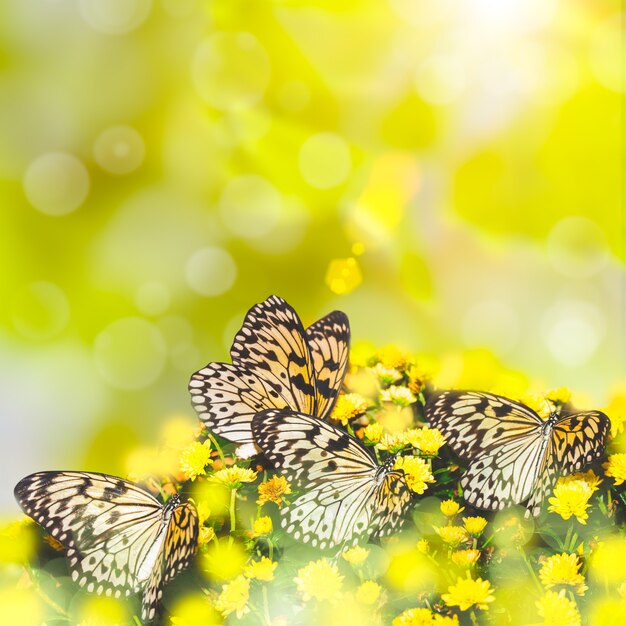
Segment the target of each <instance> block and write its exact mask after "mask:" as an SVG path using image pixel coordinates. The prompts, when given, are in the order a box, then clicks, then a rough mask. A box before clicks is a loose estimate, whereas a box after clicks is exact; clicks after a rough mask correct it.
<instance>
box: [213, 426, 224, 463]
mask: <svg viewBox="0 0 626 626" xmlns="http://www.w3.org/2000/svg"><path fill="white" fill-rule="evenodd" d="M209 440H210V441H211V443H212V444H213V445H214V446H215V449H216V450H217V453H218V454H219V456H220V459H222V463H223V464H224V467H226V457H225V456H224V452H223V451H222V448H221V447H220V444H219V443H217V439H216V438H215V437H214V436H213V435H212V434H211V433H209Z"/></svg>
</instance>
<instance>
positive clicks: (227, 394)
mask: <svg viewBox="0 0 626 626" xmlns="http://www.w3.org/2000/svg"><path fill="white" fill-rule="evenodd" d="M189 391H190V393H191V401H192V404H193V406H194V408H195V410H196V412H197V413H198V417H199V418H200V420H201V421H202V422H203V423H204V424H205V426H206V427H207V428H209V429H210V430H211V431H213V432H215V433H217V434H218V435H221V436H222V437H225V438H226V439H228V440H229V441H236V442H238V443H242V444H245V443H253V441H254V440H253V438H252V432H251V431H250V422H251V421H252V418H253V416H254V415H256V413H258V412H259V411H262V410H264V409H270V408H283V407H286V406H289V400H288V399H287V398H285V397H283V396H282V395H281V393H280V392H281V391H283V389H282V388H281V387H278V386H276V385H275V384H272V383H270V382H268V381H266V380H264V379H262V378H259V377H258V376H256V375H255V374H253V373H252V372H250V371H249V370H248V369H247V368H244V367H241V366H236V365H229V364H227V363H209V364H208V365H207V366H206V367H205V368H203V369H201V370H200V371H198V372H196V373H195V374H194V375H193V376H192V377H191V380H190V381H189Z"/></svg>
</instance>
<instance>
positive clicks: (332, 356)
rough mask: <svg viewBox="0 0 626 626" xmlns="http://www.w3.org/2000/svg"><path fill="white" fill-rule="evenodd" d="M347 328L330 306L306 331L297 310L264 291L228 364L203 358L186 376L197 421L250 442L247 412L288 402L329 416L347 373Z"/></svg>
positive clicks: (224, 434) (348, 333)
mask: <svg viewBox="0 0 626 626" xmlns="http://www.w3.org/2000/svg"><path fill="white" fill-rule="evenodd" d="M349 341H350V327H349V323H348V319H347V317H346V316H345V315H344V314H343V313H340V312H339V311H334V312H333V313H330V314H329V315H327V316H326V317H323V318H322V319H320V320H318V321H317V322H315V323H314V324H312V325H311V326H310V327H309V328H308V329H307V330H306V331H305V330H304V328H303V327H302V323H301V322H300V318H299V317H298V315H297V314H296V312H295V311H294V310H293V309H292V308H291V307H290V306H289V305H288V304H287V303H286V302H285V301H284V300H282V299H281V298H278V297H276V296H270V297H269V298H268V299H267V300H265V301H264V302H261V303H260V304H257V305H255V306H254V307H252V309H250V311H249V312H248V314H247V315H246V318H245V320H244V323H243V326H242V328H241V330H240V331H239V332H238V333H237V335H236V337H235V340H234V342H233V347H232V349H231V356H232V359H233V365H228V364H226V363H209V364H208V365H207V366H206V367H205V368H203V369H201V370H200V371H198V372H196V373H195V374H193V376H192V377H191V380H190V381H189V392H190V394H191V400H192V404H193V406H194V408H195V409H196V412H197V413H198V416H199V418H200V420H201V421H202V422H203V423H204V424H205V425H206V426H207V427H208V428H209V429H210V430H212V431H213V432H215V433H217V434H219V435H222V436H223V437H225V438H226V439H229V440H230V441H236V442H238V443H242V444H251V443H254V439H253V437H252V433H251V431H250V422H251V421H252V417H253V416H254V415H255V414H256V413H258V412H259V411H262V410H264V409H271V408H284V407H287V408H291V409H293V410H299V411H303V412H305V413H309V414H315V415H321V416H324V415H327V414H328V413H329V412H330V410H331V409H332V406H333V404H334V402H335V399H336V397H337V394H338V393H339V389H340V388H341V383H342V381H343V378H344V376H345V372H346V368H347V365H348V356H349Z"/></svg>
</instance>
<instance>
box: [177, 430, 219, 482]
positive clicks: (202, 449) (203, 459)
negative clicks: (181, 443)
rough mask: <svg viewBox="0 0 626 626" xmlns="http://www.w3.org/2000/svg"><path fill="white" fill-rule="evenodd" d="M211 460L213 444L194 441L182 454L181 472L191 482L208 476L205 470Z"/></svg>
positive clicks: (207, 441) (180, 461)
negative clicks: (199, 477)
mask: <svg viewBox="0 0 626 626" xmlns="http://www.w3.org/2000/svg"><path fill="white" fill-rule="evenodd" d="M210 460H211V442H210V441H209V440H208V439H207V440H206V441H205V442H204V443H200V442H198V441H193V442H192V443H190V444H189V445H188V446H187V447H186V448H184V450H183V451H182V452H181V453H180V460H179V465H180V471H181V472H182V473H183V474H185V476H187V478H189V479H190V480H195V479H196V478H197V477H198V476H203V475H205V474H206V472H205V471H204V468H205V467H206V466H207V465H208V464H209V461H210Z"/></svg>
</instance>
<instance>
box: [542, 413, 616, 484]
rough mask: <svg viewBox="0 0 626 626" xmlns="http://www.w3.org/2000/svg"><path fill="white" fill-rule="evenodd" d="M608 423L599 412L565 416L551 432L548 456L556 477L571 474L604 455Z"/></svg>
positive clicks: (605, 417)
mask: <svg viewBox="0 0 626 626" xmlns="http://www.w3.org/2000/svg"><path fill="white" fill-rule="evenodd" d="M610 429H611V421H610V420H609V418H608V417H607V416H606V415H605V414H604V413H602V412H601V411H585V412H582V413H573V414H571V415H566V416H564V417H562V418H561V419H559V420H558V422H557V423H556V424H555V426H554V429H553V431H552V455H551V457H552V458H553V459H554V465H555V466H556V468H557V469H558V472H559V473H560V474H571V473H573V472H577V471H578V470H580V469H582V468H583V467H584V466H585V465H587V464H588V463H591V462H592V461H595V460H596V459H597V458H598V457H599V456H600V455H601V454H602V452H603V451H604V448H605V447H606V443H607V438H608V435H609V431H610Z"/></svg>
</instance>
